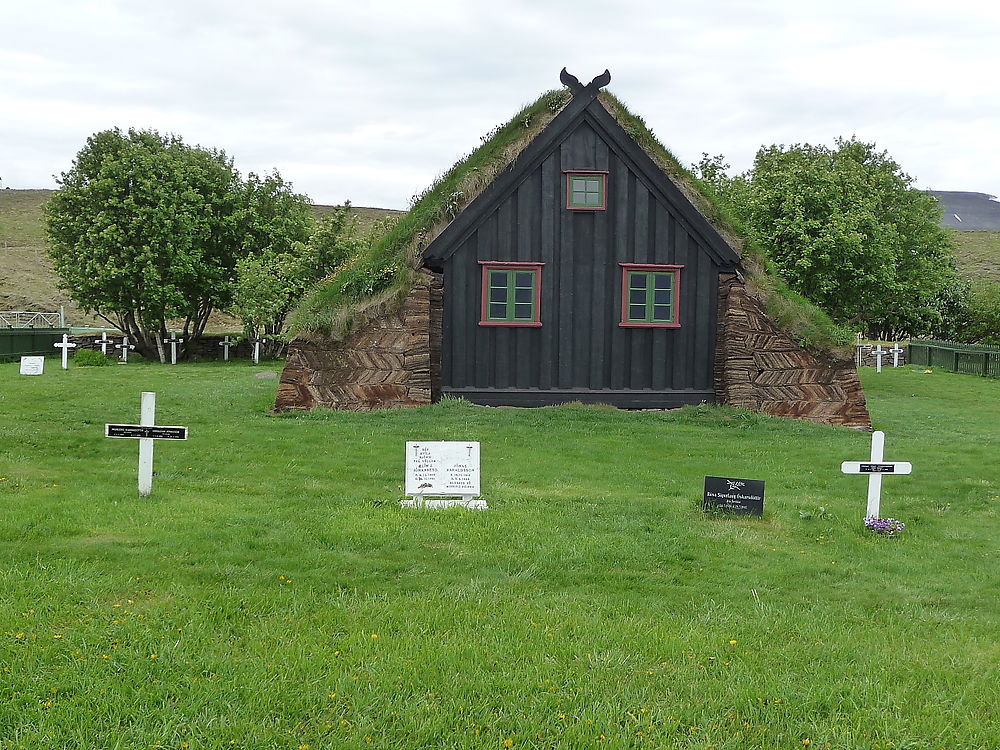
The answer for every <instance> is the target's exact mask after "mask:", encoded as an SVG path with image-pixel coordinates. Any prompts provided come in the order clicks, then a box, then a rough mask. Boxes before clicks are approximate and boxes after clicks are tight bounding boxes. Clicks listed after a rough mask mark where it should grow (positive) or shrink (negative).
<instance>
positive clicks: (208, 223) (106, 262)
mask: <svg viewBox="0 0 1000 750" xmlns="http://www.w3.org/2000/svg"><path fill="white" fill-rule="evenodd" d="M274 180H278V181H280V178H279V177H277V175H276V174H275V175H273V176H271V177H268V178H265V179H264V180H260V179H258V178H252V179H251V180H249V181H248V182H247V183H246V184H244V183H243V181H242V180H241V179H240V176H239V174H238V173H237V172H236V171H235V169H234V168H233V164H232V161H231V160H230V159H229V158H228V157H227V156H226V155H225V153H224V152H222V151H217V150H210V149H204V148H200V147H191V146H188V145H186V144H185V143H184V142H183V141H182V140H181V139H180V138H179V137H177V136H173V135H168V136H161V135H160V134H159V133H157V132H155V131H148V130H129V131H128V133H122V132H121V131H120V130H118V129H114V130H105V131H102V132H99V133H95V134H94V135H92V136H91V137H90V138H88V139H87V143H86V145H85V146H84V147H83V149H81V150H80V152H79V153H78V154H77V156H76V159H75V160H74V162H73V165H72V167H71V168H70V169H69V171H67V172H64V173H63V174H62V176H61V177H60V179H59V180H58V182H59V186H60V189H59V191H58V192H57V193H56V194H55V195H54V196H53V198H52V200H51V201H50V202H49V204H48V206H47V208H46V218H47V231H48V235H49V239H50V255H51V257H52V259H53V261H54V264H55V269H56V272H57V273H58V274H59V275H60V276H61V277H62V280H63V284H64V286H65V287H66V288H67V289H68V291H69V292H70V294H71V295H72V297H73V298H74V299H75V300H76V301H77V302H78V303H79V304H80V306H81V307H83V308H84V309H85V310H87V311H94V312H96V314H97V315H99V317H101V318H103V319H104V320H105V321H107V322H108V323H109V324H111V325H114V326H116V327H118V328H119V329H120V330H122V331H123V332H124V333H126V334H127V335H128V336H129V338H130V339H131V340H132V341H134V342H135V343H136V348H137V350H138V351H139V352H141V353H142V354H144V355H145V356H153V355H154V354H155V355H157V356H158V357H159V359H160V361H161V362H162V361H165V352H164V348H163V343H162V341H163V339H164V338H165V337H166V335H167V332H168V327H167V321H168V320H171V319H182V320H183V325H182V326H181V328H182V331H181V335H182V336H183V338H184V339H185V341H186V342H187V343H188V344H190V343H192V342H193V341H195V340H197V338H198V337H199V336H200V335H201V334H202V332H203V331H204V328H205V324H206V323H207V321H208V318H209V315H210V314H211V313H212V311H213V310H215V309H219V308H224V307H226V306H228V305H229V304H230V302H231V297H232V284H233V278H234V275H235V266H236V261H237V259H238V258H240V257H242V256H244V255H246V253H247V252H248V246H249V245H250V244H251V243H253V244H256V243H257V242H259V241H261V238H262V237H268V236H280V235H281V234H282V232H284V231H287V230H288V228H289V227H291V226H292V225H294V224H295V222H296V221H297V220H299V218H300V217H301V211H300V210H299V206H298V205H297V204H296V205H295V206H294V211H292V210H291V209H289V215H286V214H285V213H283V212H282V209H283V208H287V206H286V205H285V204H283V203H280V202H279V205H277V206H276V207H275V208H274V210H273V211H271V212H268V211H266V210H265V208H266V207H267V200H266V198H267V196H268V190H270V189H271V187H272V183H273V181H274ZM282 184H283V183H282Z"/></svg>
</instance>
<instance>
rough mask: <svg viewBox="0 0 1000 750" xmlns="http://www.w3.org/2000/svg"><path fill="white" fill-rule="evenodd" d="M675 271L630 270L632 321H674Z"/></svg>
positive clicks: (630, 309)
mask: <svg viewBox="0 0 1000 750" xmlns="http://www.w3.org/2000/svg"><path fill="white" fill-rule="evenodd" d="M674 275H675V274H674V273H664V272H658V271H629V272H628V312H627V315H626V320H627V321H628V322H631V323H673V322H674V315H675V311H674V304H675V302H676V300H675V298H674Z"/></svg>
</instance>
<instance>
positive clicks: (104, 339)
mask: <svg viewBox="0 0 1000 750" xmlns="http://www.w3.org/2000/svg"><path fill="white" fill-rule="evenodd" d="M97 343H99V344H100V345H101V354H103V355H104V356H105V357H106V356H108V344H110V343H111V339H109V338H108V332H107V331H101V340H100V341H99V342H97Z"/></svg>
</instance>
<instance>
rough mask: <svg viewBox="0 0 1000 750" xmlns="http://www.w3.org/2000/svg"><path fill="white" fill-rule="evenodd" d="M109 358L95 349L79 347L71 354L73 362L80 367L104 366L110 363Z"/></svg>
mask: <svg viewBox="0 0 1000 750" xmlns="http://www.w3.org/2000/svg"><path fill="white" fill-rule="evenodd" d="M111 362H112V360H111V358H110V357H108V356H107V355H106V354H102V353H101V352H99V351H97V350H96V349H80V350H79V351H78V352H77V353H76V354H74V355H73V364H75V365H79V366H80V367H104V366H105V365H110V364H111Z"/></svg>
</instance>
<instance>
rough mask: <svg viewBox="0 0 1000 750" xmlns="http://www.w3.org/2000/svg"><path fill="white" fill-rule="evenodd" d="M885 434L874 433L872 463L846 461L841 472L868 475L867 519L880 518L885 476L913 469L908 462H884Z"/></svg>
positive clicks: (878, 431)
mask: <svg viewBox="0 0 1000 750" xmlns="http://www.w3.org/2000/svg"><path fill="white" fill-rule="evenodd" d="M884 447H885V433H884V432H881V431H880V430H876V431H875V432H873V433H872V457H871V460H870V461H844V462H843V463H842V464H841V465H840V471H841V472H842V473H844V474H867V475H868V509H867V511H866V512H865V518H880V517H881V516H879V503H880V502H881V500H882V475H883V474H909V473H910V472H911V471H912V470H913V467H912V466H911V465H910V464H909V463H908V462H906V461H883V460H882V454H883V448H884Z"/></svg>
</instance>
